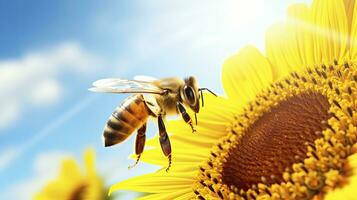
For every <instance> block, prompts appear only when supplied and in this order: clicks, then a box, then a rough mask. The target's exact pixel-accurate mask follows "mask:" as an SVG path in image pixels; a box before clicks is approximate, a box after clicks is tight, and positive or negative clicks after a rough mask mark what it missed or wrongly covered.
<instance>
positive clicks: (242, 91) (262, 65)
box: [222, 46, 272, 105]
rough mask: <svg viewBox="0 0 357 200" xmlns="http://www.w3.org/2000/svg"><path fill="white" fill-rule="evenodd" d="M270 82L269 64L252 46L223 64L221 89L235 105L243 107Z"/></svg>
mask: <svg viewBox="0 0 357 200" xmlns="http://www.w3.org/2000/svg"><path fill="white" fill-rule="evenodd" d="M271 82H272V71H271V68H270V64H269V63H268V61H267V60H266V59H265V58H264V57H263V55H262V54H261V53H260V52H259V50H258V49H256V48H255V47H253V46H247V47H245V48H243V49H241V50H240V52H239V53H238V54H237V55H234V56H232V57H231V58H228V59H227V60H226V61H225V62H224V64H223V69H222V83H223V88H224V91H225V92H226V94H227V95H228V97H229V98H230V99H232V100H233V101H234V102H235V103H236V105H245V104H246V103H247V102H249V101H250V100H252V99H253V98H254V97H255V95H256V94H257V93H258V92H259V91H261V90H262V89H263V88H265V87H266V86H267V85H269V84H270V83H271Z"/></svg>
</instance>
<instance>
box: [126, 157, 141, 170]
mask: <svg viewBox="0 0 357 200" xmlns="http://www.w3.org/2000/svg"><path fill="white" fill-rule="evenodd" d="M140 157H141V154H139V155H137V157H136V161H135V163H134V164H133V165H129V166H128V169H132V168H134V167H135V166H136V165H137V164H139V160H140Z"/></svg>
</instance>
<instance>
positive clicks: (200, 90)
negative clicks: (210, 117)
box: [198, 88, 217, 107]
mask: <svg viewBox="0 0 357 200" xmlns="http://www.w3.org/2000/svg"><path fill="white" fill-rule="evenodd" d="M203 90H207V91H208V92H210V93H211V94H213V95H214V96H217V95H216V94H215V93H214V92H212V91H211V90H210V89H208V88H198V91H199V92H201V96H202V107H203V106H204V101H203V92H202V91H203Z"/></svg>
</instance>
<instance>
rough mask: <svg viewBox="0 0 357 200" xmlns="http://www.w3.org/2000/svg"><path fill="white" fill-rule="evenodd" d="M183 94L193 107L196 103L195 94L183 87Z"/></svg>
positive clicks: (190, 88)
mask: <svg viewBox="0 0 357 200" xmlns="http://www.w3.org/2000/svg"><path fill="white" fill-rule="evenodd" d="M184 93H185V96H186V99H187V101H188V103H189V104H191V105H194V104H195V103H196V98H195V93H194V91H193V89H192V87H190V86H185V87H184Z"/></svg>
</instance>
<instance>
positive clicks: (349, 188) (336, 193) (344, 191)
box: [325, 154, 357, 200]
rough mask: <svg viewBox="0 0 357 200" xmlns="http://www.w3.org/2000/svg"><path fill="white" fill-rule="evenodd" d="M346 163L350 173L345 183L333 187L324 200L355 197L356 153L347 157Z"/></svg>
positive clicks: (356, 183) (356, 181) (356, 178)
mask: <svg viewBox="0 0 357 200" xmlns="http://www.w3.org/2000/svg"><path fill="white" fill-rule="evenodd" d="M348 164H349V166H350V167H351V170H352V174H351V175H350V177H347V181H346V184H344V185H342V187H338V188H335V189H334V190H333V191H330V192H328V193H327V194H326V196H325V199H326V200H334V199H347V200H353V199H356V192H355V191H356V188H357V154H353V155H351V156H349V157H348Z"/></svg>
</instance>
